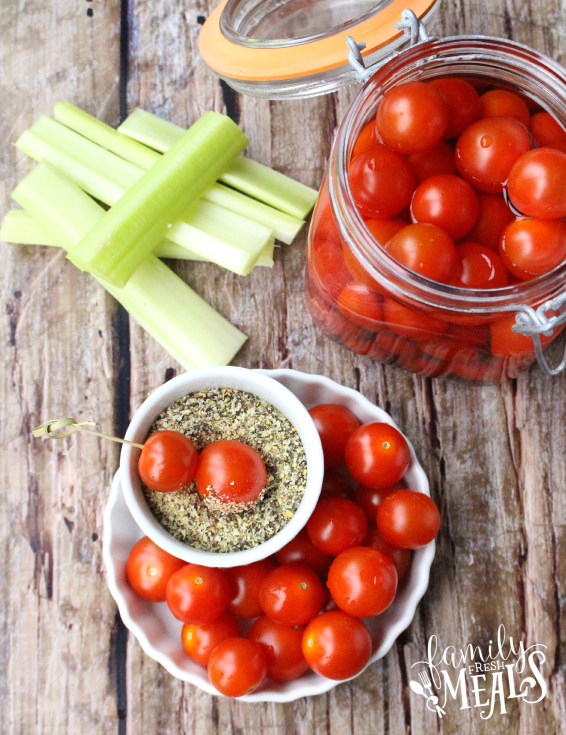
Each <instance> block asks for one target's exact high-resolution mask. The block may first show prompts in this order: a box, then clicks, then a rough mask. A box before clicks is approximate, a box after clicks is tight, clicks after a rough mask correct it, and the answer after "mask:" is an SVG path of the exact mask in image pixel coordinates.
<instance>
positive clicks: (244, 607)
mask: <svg viewBox="0 0 566 735" xmlns="http://www.w3.org/2000/svg"><path fill="white" fill-rule="evenodd" d="M273 569H275V564H274V562H272V561H271V559H261V560H260V561H256V562H253V563H252V564H246V565H245V566H242V567H232V568H231V569H226V571H225V572H224V574H225V575H226V576H227V577H228V582H229V583H230V590H231V593H232V598H231V600H230V604H229V605H228V609H229V610H230V612H232V613H233V614H234V615H237V616H238V617H239V618H257V616H258V615H261V614H262V612H263V611H262V609H261V605H260V602H259V592H260V590H261V585H262V584H263V580H264V579H265V578H266V577H267V575H268V574H269V572H271V571H272V570H273Z"/></svg>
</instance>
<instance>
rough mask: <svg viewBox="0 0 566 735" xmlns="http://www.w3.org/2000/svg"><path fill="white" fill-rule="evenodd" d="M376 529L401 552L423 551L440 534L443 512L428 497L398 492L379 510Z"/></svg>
mask: <svg viewBox="0 0 566 735" xmlns="http://www.w3.org/2000/svg"><path fill="white" fill-rule="evenodd" d="M377 528H378V530H379V533H380V534H381V535H382V536H383V538H384V539H385V540H386V541H387V543H389V544H391V545H392V546H396V547H397V548H398V549H420V548H421V546H426V545H427V544H428V543H430V542H431V541H432V539H433V538H434V537H435V536H436V534H437V533H438V529H439V528H440V513H439V512H438V508H437V507H436V503H435V502H434V501H433V500H432V499H431V498H429V497H428V495H425V494H424V493H418V492H415V491H414V490H395V492H393V493H391V495H389V496H388V497H387V498H385V500H384V501H383V503H382V504H381V505H380V506H379V508H378V509H377Z"/></svg>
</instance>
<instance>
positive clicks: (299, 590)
mask: <svg viewBox="0 0 566 735" xmlns="http://www.w3.org/2000/svg"><path fill="white" fill-rule="evenodd" d="M327 502H329V501H327ZM259 599H260V602H261V607H262V610H263V612H264V613H265V614H266V615H267V617H268V618H271V620H275V621H276V622H277V623H281V624H282V625H304V624H305V623H308V622H309V620H312V618H314V616H315V615H317V614H318V613H319V612H320V608H321V607H322V605H323V603H324V588H323V586H322V582H321V581H320V578H319V576H318V575H317V574H316V572H314V571H313V570H312V569H311V568H310V567H308V566H306V565H305V564H283V566H280V567H276V568H275V569H274V570H273V571H272V572H270V573H269V574H268V575H267V577H266V578H265V579H264V581H263V584H262V586H261V591H260V595H259Z"/></svg>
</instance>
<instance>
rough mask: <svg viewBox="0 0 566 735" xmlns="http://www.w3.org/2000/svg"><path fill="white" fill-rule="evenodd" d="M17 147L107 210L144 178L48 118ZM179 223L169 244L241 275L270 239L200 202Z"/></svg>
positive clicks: (259, 228) (267, 232)
mask: <svg viewBox="0 0 566 735" xmlns="http://www.w3.org/2000/svg"><path fill="white" fill-rule="evenodd" d="M16 146H17V147H18V148H19V149H20V150H22V151H23V152H24V153H27V154H28V155H29V156H31V157H32V158H33V159H35V160H36V161H42V160H47V161H49V162H50V163H52V164H53V165H54V166H56V168H58V169H59V170H61V171H62V172H63V173H64V174H66V175H67V176H68V177H69V178H70V179H72V180H73V181H74V182H75V183H76V184H78V185H79V186H80V187H81V188H83V189H84V190H85V191H86V192H87V193H89V194H91V195H92V196H93V197H95V198H96V199H98V200H99V201H101V202H103V203H104V204H108V205H110V206H113V205H115V204H116V203H117V202H118V201H119V200H120V199H121V197H122V196H124V194H125V193H126V192H127V191H128V190H129V188H130V187H131V186H133V185H134V184H136V182H138V181H139V180H140V179H141V178H142V176H143V175H144V172H143V170H142V169H140V168H139V167H137V166H134V165H133V164H131V163H128V162H127V161H125V160H123V159H121V158H119V157H118V156H117V155H115V154H114V153H110V152H109V151H107V150H105V149H104V148H102V147H101V146H99V145H97V144H96V143H93V142H92V141H90V140H87V139H86V138H84V137H83V136H82V135H79V134H78V133H76V132H74V131H72V130H69V129H68V128H66V127H65V126H64V125H61V123H58V122H56V121H55V120H51V119H50V118H48V117H42V118H40V119H39V120H38V121H37V122H36V123H35V124H34V125H33V126H32V127H31V128H30V129H29V130H27V131H26V132H25V133H23V134H22V136H21V137H20V138H19V140H18V141H17V143H16ZM156 155H157V156H159V158H160V160H161V159H162V158H163V156H160V154H156ZM152 170H153V169H152ZM234 194H237V192H234ZM182 221H183V223H184V224H185V225H186V227H180V228H177V229H176V227H175V225H174V224H172V225H171V227H167V237H168V239H170V240H173V241H175V242H176V243H177V244H179V245H182V246H184V247H188V248H189V249H190V250H192V251H193V252H195V253H197V254H199V255H201V257H204V258H206V260H210V261H212V262H214V263H216V264H217V265H220V266H223V267H224V268H228V269H229V270H232V271H234V272H235V273H238V274H239V275H245V274H247V273H249V271H250V270H251V268H252V267H253V266H254V265H255V262H256V260H257V258H258V257H259V255H260V253H261V252H262V250H263V249H264V248H265V247H266V245H267V244H268V243H269V241H270V240H271V237H272V230H271V228H269V227H266V226H265V225H262V224H259V223H258V222H255V221H252V220H250V219H248V218H246V217H243V216H242V215H240V214H237V213H234V212H231V211H227V209H225V208H224V207H219V206H217V205H215V204H212V203H208V202H204V201H202V200H199V201H198V202H196V204H195V205H194V206H193V207H192V208H191V210H190V211H189V212H188V213H185V214H184V216H183V218H182ZM168 224H169V223H168Z"/></svg>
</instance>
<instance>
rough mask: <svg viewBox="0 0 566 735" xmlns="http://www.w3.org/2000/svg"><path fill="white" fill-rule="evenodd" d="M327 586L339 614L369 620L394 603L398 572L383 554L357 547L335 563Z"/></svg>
mask: <svg viewBox="0 0 566 735" xmlns="http://www.w3.org/2000/svg"><path fill="white" fill-rule="evenodd" d="M327 584H328V589H329V590H330V594H331V595H332V597H333V598H334V601H335V602H336V604H337V605H338V607H339V608H340V609H341V610H343V611H344V612H347V613H348V614H349V615H354V616H355V617H356V618H371V617H373V616H374V615H379V614H380V613H382V612H383V611H384V610H387V608H388V607H389V605H391V603H392V602H393V598H394V597H395V593H396V591H397V570H396V569H395V565H394V564H393V559H391V557H390V556H387V555H386V554H384V553H383V552H382V551H376V550H375V549H370V548H369V547H368V546H357V547H356V548H354V549H346V551H343V552H342V553H341V554H338V556H337V557H336V559H334V561H333V562H332V564H331V565H330V571H329V572H328V583H327Z"/></svg>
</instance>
